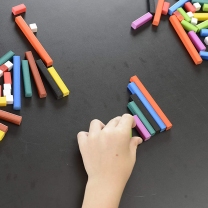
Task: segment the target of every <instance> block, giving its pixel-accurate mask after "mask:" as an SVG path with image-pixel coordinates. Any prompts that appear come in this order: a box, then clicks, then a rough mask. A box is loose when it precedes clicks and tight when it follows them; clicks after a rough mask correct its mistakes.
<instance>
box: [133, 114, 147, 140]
mask: <svg viewBox="0 0 208 208" xmlns="http://www.w3.org/2000/svg"><path fill="white" fill-rule="evenodd" d="M134 120H135V122H136V127H135V128H136V130H137V131H138V132H139V134H140V136H141V137H142V139H143V140H144V141H147V140H148V139H150V137H151V135H150V133H149V132H148V131H147V129H146V127H145V126H144V124H143V123H142V122H141V120H140V119H139V117H138V116H137V115H135V116H134Z"/></svg>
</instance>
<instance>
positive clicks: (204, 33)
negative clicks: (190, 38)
mask: <svg viewBox="0 0 208 208" xmlns="http://www.w3.org/2000/svg"><path fill="white" fill-rule="evenodd" d="M200 36H202V37H207V36H208V29H201V31H200Z"/></svg>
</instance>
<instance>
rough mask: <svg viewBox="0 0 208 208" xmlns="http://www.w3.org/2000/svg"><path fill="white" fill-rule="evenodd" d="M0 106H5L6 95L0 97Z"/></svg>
mask: <svg viewBox="0 0 208 208" xmlns="http://www.w3.org/2000/svg"><path fill="white" fill-rule="evenodd" d="M0 106H7V101H6V97H0Z"/></svg>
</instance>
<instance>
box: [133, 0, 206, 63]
mask: <svg viewBox="0 0 208 208" xmlns="http://www.w3.org/2000/svg"><path fill="white" fill-rule="evenodd" d="M148 5H149V11H148V12H147V13H146V14H144V15H143V16H141V17H140V18H138V19H137V20H135V21H133V22H132V24H131V27H132V28H133V29H138V28H139V27H141V26H142V25H143V24H145V23H147V22H149V21H150V20H152V19H153V21H152V24H153V25H155V26H158V25H159V23H160V18H161V15H167V14H169V15H170V18H169V21H170V23H171V24H172V26H173V28H174V29H175V31H176V33H177V34H178V37H179V38H180V39H181V41H182V43H183V45H184V46H185V48H186V50H187V51H188V53H189V55H190V56H191V58H192V59H193V61H194V63H195V64H196V65H198V64H201V63H202V60H208V52H207V51H206V46H205V45H208V0H192V1H189V0H179V1H177V2H176V3H175V4H173V5H172V6H170V3H169V2H165V1H164V0H158V3H157V5H156V4H155V0H148ZM200 10H202V12H200ZM197 34H198V35H197ZM199 36H200V37H205V39H204V43H205V44H204V43H203V42H202V41H201V38H200V37H199Z"/></svg>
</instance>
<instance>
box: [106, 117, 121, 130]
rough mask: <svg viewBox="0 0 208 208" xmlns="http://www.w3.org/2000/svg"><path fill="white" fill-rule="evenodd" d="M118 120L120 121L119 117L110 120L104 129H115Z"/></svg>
mask: <svg viewBox="0 0 208 208" xmlns="http://www.w3.org/2000/svg"><path fill="white" fill-rule="evenodd" d="M120 119H121V116H117V117H115V118H113V119H111V120H110V121H109V122H108V123H107V124H106V126H105V128H108V127H116V126H117V125H118V123H119V121H120Z"/></svg>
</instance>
